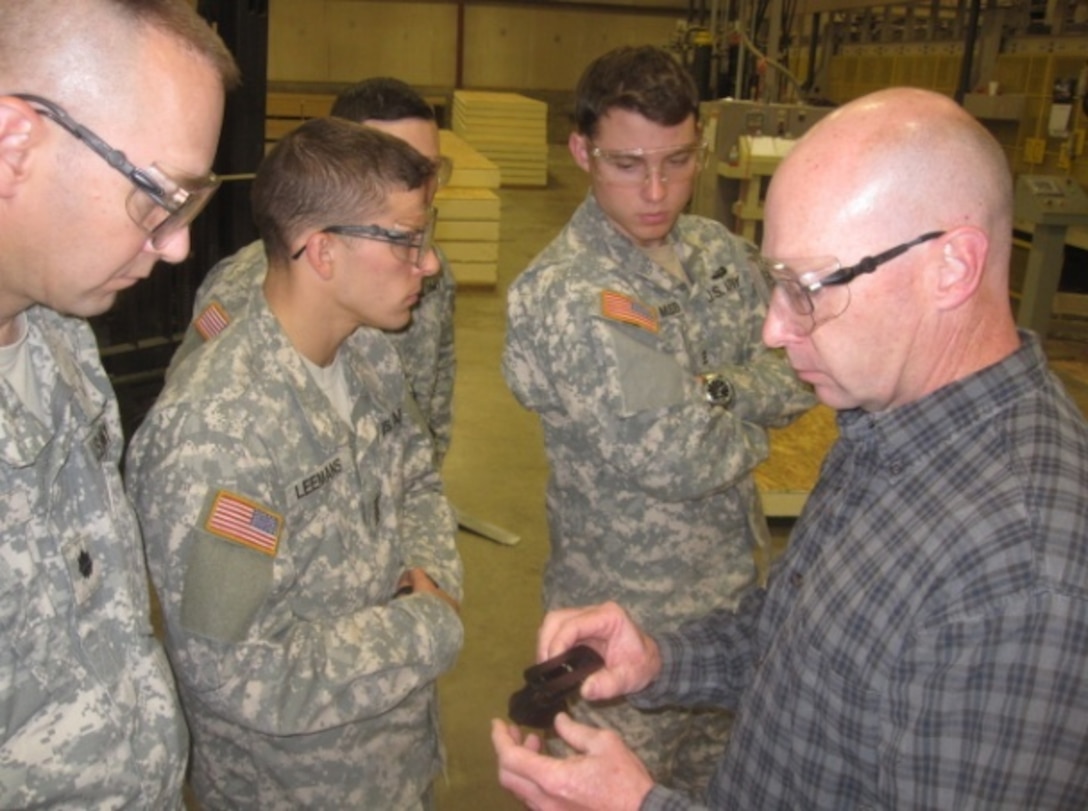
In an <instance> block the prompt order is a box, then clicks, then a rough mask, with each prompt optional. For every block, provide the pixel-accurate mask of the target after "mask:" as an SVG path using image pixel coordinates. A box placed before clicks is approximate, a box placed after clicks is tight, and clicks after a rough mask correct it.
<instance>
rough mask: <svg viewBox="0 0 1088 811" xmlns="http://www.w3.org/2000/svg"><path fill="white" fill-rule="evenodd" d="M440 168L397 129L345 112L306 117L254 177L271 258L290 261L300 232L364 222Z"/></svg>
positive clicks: (256, 212)
mask: <svg viewBox="0 0 1088 811" xmlns="http://www.w3.org/2000/svg"><path fill="white" fill-rule="evenodd" d="M434 171H435V170H434V165H433V164H432V163H431V162H430V161H429V160H427V159H426V158H425V157H423V156H422V155H420V154H419V153H418V152H416V150H414V149H412V147H410V146H408V144H406V143H405V142H404V141H402V140H400V139H399V138H394V137H393V136H392V135H387V134H386V133H384V132H379V131H378V130H375V129H373V128H371V127H364V126H362V125H361V124H356V123H354V122H351V121H346V120H344V119H339V118H314V119H311V120H309V121H306V122H305V123H303V124H302V125H301V126H299V127H298V128H297V129H295V130H293V131H292V132H290V133H288V134H287V135H285V136H284V137H283V138H282V139H280V141H279V142H278V143H277V144H276V145H275V147H273V149H272V151H271V152H269V153H268V155H267V156H265V158H264V160H263V161H262V162H261V165H260V167H258V169H257V176H256V178H255V179H254V181H253V190H252V204H253V220H254V222H255V223H256V225H257V232H258V233H259V234H260V237H261V239H262V240H263V241H264V245H265V251H266V253H267V254H268V259H269V261H270V262H277V261H279V262H282V261H286V260H287V259H288V257H289V254H290V246H291V242H292V240H293V239H294V238H295V237H297V235H298V234H299V233H300V232H302V231H304V230H307V229H311V228H325V227H327V226H329V225H350V224H352V223H355V222H358V221H359V218H360V217H366V216H370V215H373V214H374V213H376V212H377V211H379V210H380V209H381V208H382V206H383V205H384V203H385V198H386V195H388V194H389V192H391V191H394V190H405V191H410V190H412V189H418V188H420V187H422V186H424V185H425V184H426V183H429V182H430V180H431V178H432V177H433V176H434Z"/></svg>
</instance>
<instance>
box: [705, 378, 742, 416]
mask: <svg viewBox="0 0 1088 811" xmlns="http://www.w3.org/2000/svg"><path fill="white" fill-rule="evenodd" d="M703 393H704V395H705V397H706V401H707V402H708V403H710V404H711V405H712V406H718V407H719V408H726V409H727V408H729V407H730V406H732V405H733V397H734V394H735V392H734V390H733V384H732V383H730V382H729V381H728V380H727V379H726V378H724V377H722V376H721V375H714V374H710V375H703Z"/></svg>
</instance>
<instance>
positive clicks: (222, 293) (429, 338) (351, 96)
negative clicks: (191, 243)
mask: <svg viewBox="0 0 1088 811" xmlns="http://www.w3.org/2000/svg"><path fill="white" fill-rule="evenodd" d="M331 114H332V115H334V116H337V117H339V118H346V119H348V120H349V121H358V122H359V123H362V124H366V125H367V126H370V127H374V128H375V129H380V130H383V131H384V132H388V133H389V134H390V135H395V136H397V137H398V138H400V139H402V140H404V141H406V142H407V143H409V144H411V145H412V146H413V147H415V149H416V150H417V151H418V152H419V153H420V154H421V155H423V156H424V157H426V158H429V159H430V160H432V161H434V163H435V167H436V171H437V172H438V180H439V186H441V185H442V184H443V183H445V181H446V180H447V179H448V177H449V174H450V171H451V168H452V165H451V163H450V162H449V159H448V158H444V157H442V156H441V155H440V154H439V139H438V125H437V124H436V122H435V117H434V110H433V109H432V108H431V106H430V105H429V104H427V102H426V101H425V100H424V99H423V98H422V97H421V96H420V95H419V94H418V93H417V92H416V91H415V90H413V89H412V88H411V87H410V86H409V85H407V84H405V83H404V82H402V81H400V80H398V79H392V78H388V77H377V78H372V79H367V80H365V81H362V82H359V83H358V84H356V85H354V86H353V87H351V88H349V89H347V90H345V91H344V92H343V93H341V94H340V95H339V96H337V98H336V101H335V102H334V103H333V107H332V112H331ZM438 258H439V261H440V263H441V266H442V269H441V271H440V272H439V273H438V274H436V275H434V276H428V277H427V278H426V280H425V281H424V284H423V295H422V297H421V298H420V301H419V304H418V305H416V307H415V310H414V311H413V313H412V323H411V324H410V325H409V326H408V327H407V328H405V329H402V330H398V331H397V332H393V333H390V339H391V340H392V341H393V343H394V344H395V345H396V347H397V349H398V351H399V352H400V356H401V359H402V362H403V365H404V372H405V374H406V375H407V377H408V387H409V389H410V391H411V393H412V402H411V404H410V406H411V407H415V406H418V408H419V411H420V415H419V416H420V417H421V418H422V420H423V422H424V424H425V425H427V427H428V428H429V430H430V432H431V436H432V437H433V439H434V446H435V461H436V464H437V465H438V466H439V467H441V465H442V460H443V459H444V458H445V456H446V451H447V450H449V446H450V434H451V429H452V407H453V379H454V371H455V357H454V346H453V300H454V292H455V283H454V279H453V271H452V270H451V269H450V266H449V263H448V262H447V261H446V260H445V257H443V256H442V253H441V252H440V251H439V252H438ZM267 269H268V263H267V261H266V259H265V255H264V248H263V246H262V245H261V243H260V241H259V240H258V241H256V242H253V243H250V244H249V245H247V246H245V247H244V248H242V249H241V250H240V251H238V252H237V253H235V254H233V255H232V256H228V257H227V258H226V259H223V260H222V261H220V262H219V263H218V264H217V265H216V266H215V267H213V268H212V269H211V270H210V271H209V272H208V275H207V276H206V277H205V278H204V281H203V282H202V283H201V285H200V289H199V290H197V293H196V302H195V304H194V305H193V323H192V324H190V325H189V329H188V330H187V331H186V333H185V337H184V338H183V340H182V343H181V346H179V347H178V350H177V352H175V353H174V358H173V360H172V361H171V363H170V369H171V371H172V370H173V369H174V368H175V367H176V366H177V365H178V364H179V363H180V362H181V360H182V359H183V358H185V357H186V356H188V355H189V354H190V353H191V352H192V351H193V350H194V349H195V348H196V347H198V346H200V345H201V344H203V343H204V342H205V341H206V340H208V339H210V338H212V337H214V336H215V335H217V334H219V332H220V331H222V329H223V328H224V327H225V326H226V325H227V324H228V323H230V321H231V320H232V319H233V318H235V317H237V315H238V314H239V313H240V312H242V310H243V309H244V308H245V307H246V305H247V304H248V302H249V300H250V299H251V298H253V297H254V295H259V291H260V286H261V282H263V281H264V275H265V272H266V271H267Z"/></svg>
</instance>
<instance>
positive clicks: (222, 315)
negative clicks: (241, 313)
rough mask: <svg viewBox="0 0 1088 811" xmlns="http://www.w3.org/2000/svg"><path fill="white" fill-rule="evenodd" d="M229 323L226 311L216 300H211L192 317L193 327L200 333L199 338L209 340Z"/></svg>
mask: <svg viewBox="0 0 1088 811" xmlns="http://www.w3.org/2000/svg"><path fill="white" fill-rule="evenodd" d="M229 323H230V316H229V315H228V314H227V311H226V310H224V309H223V306H222V305H221V304H220V303H219V302H218V301H213V302H212V303H211V304H209V305H208V306H207V307H205V308H204V309H203V310H202V311H201V313H200V315H198V316H197V317H196V318H194V319H193V329H195V330H196V331H197V332H199V333H200V337H201V338H203V339H204V340H205V341H209V340H211V339H212V338H214V337H215V336H216V335H218V334H219V333H220V332H222V331H223V330H225V329H226V328H227V325H228V324H229Z"/></svg>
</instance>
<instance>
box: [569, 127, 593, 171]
mask: <svg viewBox="0 0 1088 811" xmlns="http://www.w3.org/2000/svg"><path fill="white" fill-rule="evenodd" d="M567 146H568V147H569V148H570V154H571V156H572V157H573V158H574V162H575V163H577V164H578V165H579V166H580V167H581V168H582V171H584V172H588V171H589V138H588V137H587V136H585V135H582V134H581V133H580V132H572V133H571V134H570V138H569V139H568V141H567Z"/></svg>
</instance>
